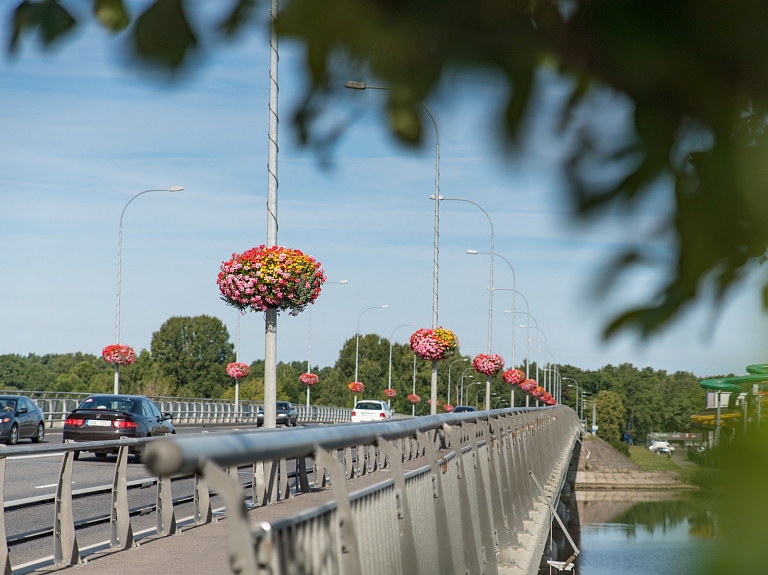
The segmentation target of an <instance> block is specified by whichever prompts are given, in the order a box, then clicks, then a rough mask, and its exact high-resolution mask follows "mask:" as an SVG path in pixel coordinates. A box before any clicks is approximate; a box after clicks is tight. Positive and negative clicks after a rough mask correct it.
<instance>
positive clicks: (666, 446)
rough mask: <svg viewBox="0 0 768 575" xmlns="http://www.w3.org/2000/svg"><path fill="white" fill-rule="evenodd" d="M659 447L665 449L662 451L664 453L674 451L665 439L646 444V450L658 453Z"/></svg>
mask: <svg viewBox="0 0 768 575" xmlns="http://www.w3.org/2000/svg"><path fill="white" fill-rule="evenodd" d="M660 449H664V450H666V451H664V453H674V452H675V448H674V447H672V446H671V445H670V444H669V442H667V441H651V442H650V443H649V444H648V450H649V451H653V452H655V453H659V450H660Z"/></svg>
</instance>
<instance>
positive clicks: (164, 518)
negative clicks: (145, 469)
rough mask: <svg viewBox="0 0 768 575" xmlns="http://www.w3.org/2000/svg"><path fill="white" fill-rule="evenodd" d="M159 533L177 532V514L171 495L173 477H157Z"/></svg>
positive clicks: (169, 533) (170, 533) (171, 533)
mask: <svg viewBox="0 0 768 575" xmlns="http://www.w3.org/2000/svg"><path fill="white" fill-rule="evenodd" d="M155 509H156V513H157V534H158V535H173V534H174V533H176V514H175V513H174V510H173V496H172V495H171V478H170V477H158V478H157V504H156V507H155Z"/></svg>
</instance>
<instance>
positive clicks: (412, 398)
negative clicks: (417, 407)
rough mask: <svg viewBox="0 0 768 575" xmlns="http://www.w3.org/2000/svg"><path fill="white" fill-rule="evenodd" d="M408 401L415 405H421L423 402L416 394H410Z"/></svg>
mask: <svg viewBox="0 0 768 575" xmlns="http://www.w3.org/2000/svg"><path fill="white" fill-rule="evenodd" d="M407 399H408V402H409V403H413V404H416V403H419V402H420V401H421V398H420V397H419V396H418V395H416V394H415V393H409V394H408V397H407Z"/></svg>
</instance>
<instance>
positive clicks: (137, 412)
mask: <svg viewBox="0 0 768 575" xmlns="http://www.w3.org/2000/svg"><path fill="white" fill-rule="evenodd" d="M172 419H173V416H172V415H171V414H170V413H165V414H163V413H161V412H160V409H158V407H157V406H156V405H155V404H154V402H153V401H152V400H150V399H149V398H147V397H144V396H142V395H113V394H97V395H91V396H90V397H88V398H86V399H85V400H84V401H83V402H82V403H81V404H80V405H79V406H78V407H77V409H75V410H74V411H72V412H71V413H70V414H69V415H67V419H66V420H65V421H64V435H63V441H64V443H79V442H83V441H104V440H110V439H121V438H124V437H128V438H140V437H156V436H161V435H168V434H173V433H176V430H175V429H174V428H173V424H172V423H171V420H172ZM143 448H144V446H143V445H138V446H136V447H134V448H131V453H132V454H133V455H136V456H139V457H140V456H141V453H142V451H143ZM94 453H95V454H96V457H106V456H107V455H108V454H110V453H117V448H111V449H104V450H96V451H94ZM78 455H79V452H78V451H76V452H75V459H77V457H78Z"/></svg>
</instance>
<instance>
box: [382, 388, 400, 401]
mask: <svg viewBox="0 0 768 575" xmlns="http://www.w3.org/2000/svg"><path fill="white" fill-rule="evenodd" d="M384 395H386V396H387V397H388V398H389V399H394V398H395V397H396V396H397V391H396V390H394V389H392V388H391V387H388V388H387V389H385V390H384Z"/></svg>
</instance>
